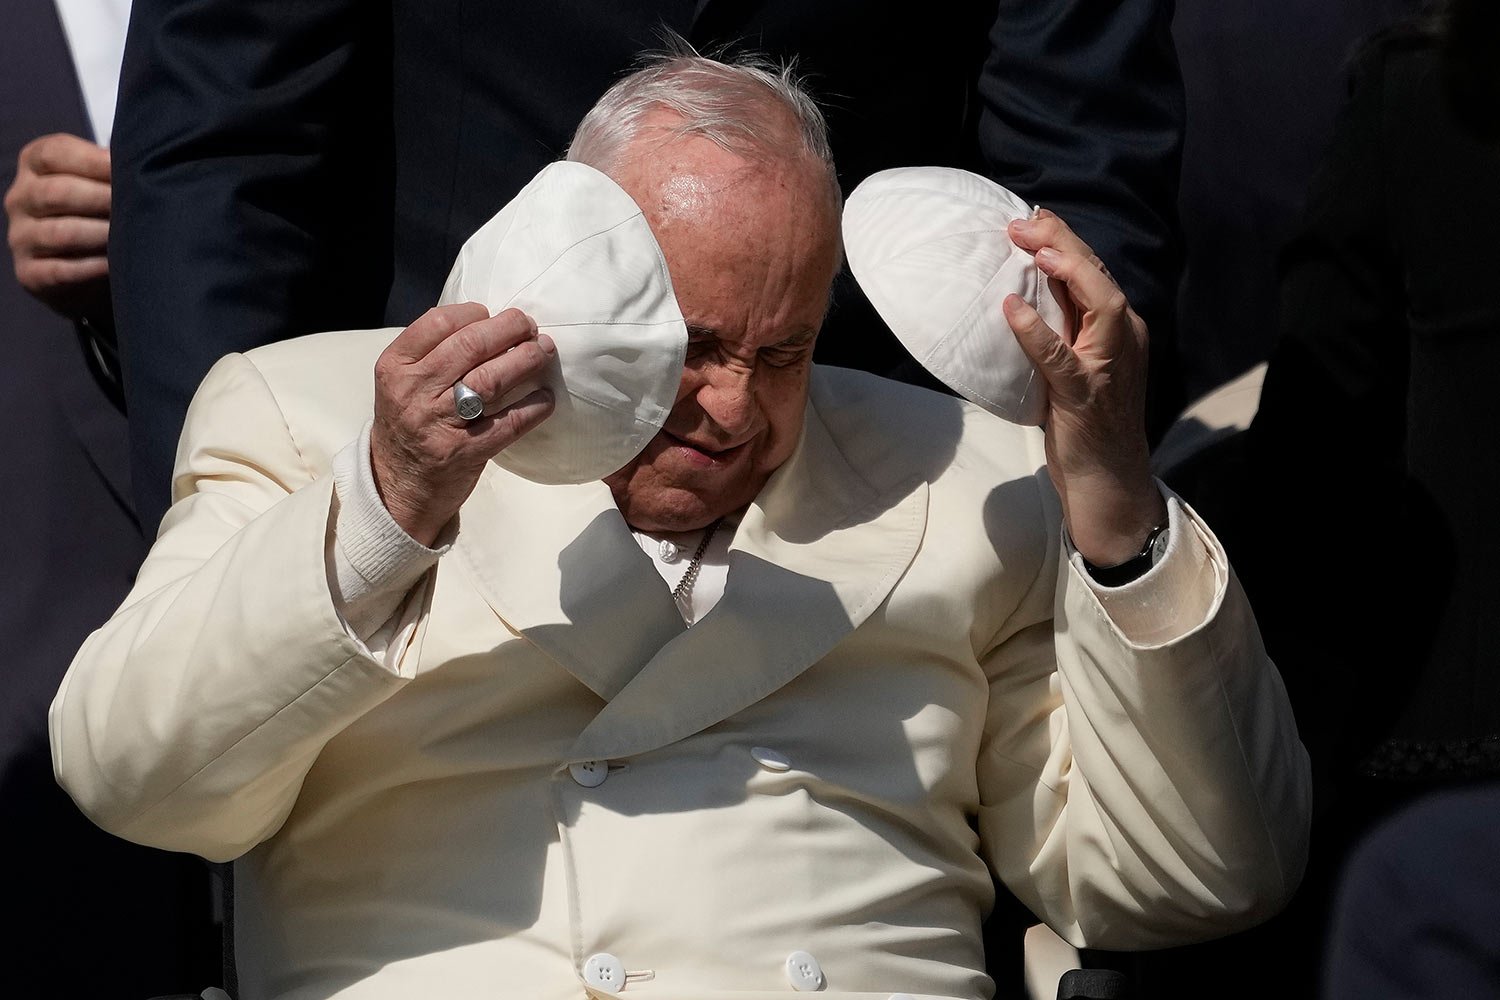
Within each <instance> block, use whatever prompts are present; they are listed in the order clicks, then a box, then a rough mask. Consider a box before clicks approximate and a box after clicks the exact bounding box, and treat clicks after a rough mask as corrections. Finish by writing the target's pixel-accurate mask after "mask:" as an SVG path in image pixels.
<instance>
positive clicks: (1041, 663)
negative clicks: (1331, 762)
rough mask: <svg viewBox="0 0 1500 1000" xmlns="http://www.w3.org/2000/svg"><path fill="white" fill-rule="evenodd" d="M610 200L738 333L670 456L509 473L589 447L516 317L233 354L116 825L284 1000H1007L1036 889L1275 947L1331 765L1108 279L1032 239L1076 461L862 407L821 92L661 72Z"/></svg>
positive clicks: (56, 736) (1057, 240)
mask: <svg viewBox="0 0 1500 1000" xmlns="http://www.w3.org/2000/svg"><path fill="white" fill-rule="evenodd" d="M570 157H571V158H573V159H580V160H583V161H585V162H587V163H589V164H590V165H592V166H594V167H597V168H598V169H600V170H602V171H603V172H604V173H606V174H608V175H609V176H610V177H612V178H613V179H614V181H616V182H617V183H618V184H619V186H620V187H621V188H623V189H624V191H625V192H627V193H628V194H629V195H630V196H631V198H633V199H634V201H635V203H636V204H637V205H639V206H640V209H641V210H642V211H643V212H644V216H645V219H646V221H647V222H649V225H650V231H651V232H652V233H653V234H654V236H655V239H656V241H657V243H658V244H659V246H660V250H661V253H662V255H663V256H664V259H665V261H666V264H667V266H668V268H669V269H670V279H671V284H672V287H673V289H674V290H675V294H676V299H677V302H678V304H679V305H680V307H681V312H682V315H683V317H684V318H685V319H686V321H687V328H688V331H689V335H690V338H689V344H688V347H687V356H686V362H685V366H684V370H683V372H682V376H681V382H680V386H679V388H678V389H677V392H676V397H675V405H673V406H672V407H671V409H670V414H669V415H668V416H667V417H666V420H665V426H664V427H663V428H662V430H661V431H660V433H658V434H657V435H656V436H655V437H654V438H653V439H651V440H650V442H649V444H647V445H646V447H645V449H644V450H643V451H641V452H640V453H639V455H637V457H635V458H634V459H633V460H632V461H630V462H629V463H628V464H626V465H625V466H624V467H623V468H621V469H619V470H618V471H616V472H614V473H613V474H611V475H608V476H606V477H605V479H604V481H603V482H593V483H585V484H582V485H573V486H544V485H539V484H538V483H535V482H532V481H529V480H527V479H524V478H521V477H519V476H516V475H512V474H510V473H509V472H507V471H505V470H504V469H502V468H500V467H499V466H498V465H497V463H496V461H494V459H495V457H496V456H497V455H501V456H503V455H504V454H505V451H506V449H507V448H513V447H519V446H518V445H517V442H521V441H524V440H525V438H526V435H527V434H528V433H529V432H532V431H534V430H535V429H537V428H538V427H540V426H543V425H544V422H545V421H546V420H548V419H549V415H551V414H552V413H553V408H554V406H556V405H558V403H559V401H558V400H557V399H554V398H553V397H552V396H551V395H549V393H547V392H546V391H542V390H538V391H535V392H532V393H530V394H529V395H526V396H525V397H524V398H522V399H520V400H519V401H516V402H509V399H510V398H511V397H512V396H514V395H515V391H516V387H517V386H521V385H524V384H527V383H528V382H530V381H531V380H533V379H534V378H536V377H537V376H539V375H540V374H541V373H542V372H543V371H544V370H545V369H546V368H547V366H548V365H549V364H550V363H551V361H552V358H553V355H554V352H556V351H557V349H558V347H557V344H555V343H554V342H553V341H552V338H551V337H550V336H548V335H547V334H545V333H539V332H538V330H537V326H536V324H535V323H534V322H533V321H532V320H531V319H530V318H529V317H528V316H527V315H525V314H523V313H521V312H519V311H516V310H507V311H503V312H501V313H499V314H498V315H495V316H489V315H487V314H486V310H485V309H484V308H483V307H481V306H477V305H474V304H456V305H449V306H445V307H441V308H438V309H434V310H433V311H431V312H429V313H428V314H427V315H425V316H424V317H422V318H421V319H420V320H418V321H417V322H416V323H413V324H412V325H411V326H410V327H408V328H407V329H405V330H404V331H400V332H399V333H398V334H396V335H395V336H394V339H392V334H391V332H389V331H367V332H355V333H343V334H327V335H320V336H316V337H312V338H307V339H304V340H302V341H293V342H289V343H286V344H282V345H277V346H273V347H268V348H263V349H260V350H257V351H255V352H252V353H251V354H250V355H247V356H244V357H239V356H231V357H230V358H227V359H225V360H224V361H223V362H221V363H220V365H219V366H218V367H217V368H216V369H215V371H214V372H213V373H212V374H211V375H210V376H209V378H208V380H207V381H206V382H205V384H204V386H203V388H202V389H201V390H200V392H199V395H198V399H197V401H196V402H195V404H194V408H193V411H192V413H191V414H190V416H189V420H188V424H187V428H186V430H185V432H184V437H183V441H182V445H181V448H180V451H179V460H178V474H177V480H176V490H177V493H178V496H179V500H178V502H177V504H176V505H175V506H174V508H173V509H172V511H171V513H170V514H169V515H168V517H167V519H166V521H165V522H164V523H163V526H162V532H161V535H160V537H159V539H158V541H157V543H156V546H155V548H154V549H153V551H152V554H151V557H150V558H149V559H148V560H147V562H146V565H145V566H144V568H143V569H142V571H141V575H140V580H139V583H138V584H137V586H136V589H135V591H134V592H133V593H132V594H131V596H130V597H129V599H128V600H127V601H126V602H125V604H124V606H123V607H122V608H121V610H120V611H119V612H118V613H117V614H116V615H115V616H114V618H113V619H112V620H111V621H110V622H109V623H108V624H107V625H105V626H104V627H103V628H102V629H100V630H99V631H98V632H97V633H96V634H95V635H94V636H93V637H92V638H91V639H90V640H89V642H88V643H87V644H86V645H85V647H84V648H83V649H82V650H81V651H80V653H79V655H78V658H77V660H76V661H75V663H74V665H73V668H72V670H71V672H70V674H69V677H68V679H67V680H66V681H65V682H64V685H63V688H62V690H61V691H60V692H59V695H58V699H57V701H56V703H55V705H54V710H53V729H52V732H53V740H54V747H53V749H54V759H55V763H56V766H57V769H58V773H59V775H60V777H61V780H62V781H63V783H64V784H65V785H66V786H67V787H68V788H69V790H70V791H71V792H72V793H73V795H74V796H75V798H77V800H78V801H79V803H80V805H82V806H83V808H84V809H85V810H86V811H87V812H88V813H89V814H90V815H91V816H92V817H94V818H95V819H96V820H97V821H98V822H99V823H100V824H102V825H104V826H106V827H107V828H109V829H111V830H114V831H116V832H118V833H119V834H121V835H122V836H125V837H128V838H131V839H135V840H140V841H143V842H147V843H152V844H158V845H161V846H166V847H171V848H174V849H177V850H184V851H193V852H196V853H199V854H202V855H204V856H206V857H209V858H214V859H230V858H233V859H237V860H236V873H237V885H238V895H237V899H236V913H237V917H238V926H237V933H238V938H237V942H236V943H237V951H238V957H239V962H240V983H241V987H242V995H243V997H245V998H256V997H279V998H292V997H296V998H312V997H332V996H338V997H347V998H376V997H379V998H384V997H408V996H412V995H419V994H421V993H423V992H425V991H432V990H441V992H442V994H443V995H444V996H448V997H486V998H492V997H495V996H514V997H526V998H528V1000H531V998H538V1000H545V998H562V997H573V998H576V997H581V996H585V995H591V996H595V997H603V996H610V995H613V994H617V993H621V992H626V993H629V994H631V995H634V994H636V993H640V994H643V995H653V996H657V997H666V998H678V1000H688V998H700V1000H701V998H705V997H712V996H719V995H725V996H728V995H733V996H735V997H740V998H756V997H763V998H764V997H771V996H782V995H785V994H786V993H787V992H788V991H789V990H826V991H827V992H828V993H829V994H830V995H833V996H839V997H879V998H882V1000H884V998H886V997H891V996H894V995H913V996H924V997H949V998H958V997H963V998H980V997H986V996H989V995H990V994H991V992H992V990H993V986H992V984H991V983H990V981H989V979H988V978H987V977H986V975H985V973H984V956H983V954H982V947H981V941H980V933H979V929H980V923H981V921H982V919H983V917H984V915H985V914H986V912H987V911H988V909H989V908H990V906H991V904H992V902H993V898H994V889H993V879H994V878H997V877H998V878H999V879H1001V880H1002V881H1003V882H1004V883H1005V884H1006V885H1007V886H1008V887H1009V888H1010V889H1011V890H1012V891H1014V892H1015V893H1016V895H1017V896H1018V897H1020V898H1021V899H1022V900H1023V901H1024V902H1025V903H1026V904H1027V905H1029V906H1030V907H1031V908H1032V909H1033V910H1034V911H1035V912H1036V913H1037V914H1038V915H1039V916H1040V917H1042V918H1043V919H1045V920H1046V921H1047V922H1048V923H1050V924H1051V925H1052V926H1053V927H1054V928H1056V929H1057V930H1058V931H1059V932H1061V933H1062V934H1063V935H1064V936H1065V937H1067V938H1068V939H1070V940H1072V941H1074V942H1075V943H1078V944H1088V945H1095V946H1101V947H1151V946H1157V945H1161V944H1166V943H1173V942H1181V941H1184V940H1190V939H1194V938H1203V937H1208V936H1213V935H1218V934H1222V933H1226V932H1228V931H1230V930H1232V929H1234V928H1237V927H1240V926H1244V925H1245V924H1248V923H1251V922H1254V921H1256V920H1259V919H1261V918H1263V917H1264V916H1266V915H1267V914H1269V913H1271V912H1273V911H1274V910H1275V909H1276V908H1277V907H1278V906H1279V905H1280V904H1281V903H1282V902H1283V901H1284V900H1285V899H1286V897H1287V895H1288V894H1289V893H1290V892H1291V891H1292V889H1293V888H1294V886H1295V884H1296V881H1297V879H1298V877H1299V874H1300V869H1301V866H1302V863H1303V857H1304V852H1305V837H1306V818H1307V806H1308V801H1307V773H1306V758H1305V755H1304V753H1303V751H1302V749H1301V745H1300V743H1299V742H1298V740H1297V736H1296V732H1295V727H1294V725H1293V723H1292V721H1291V717H1290V713H1289V711H1288V708H1287V706H1286V703H1285V699H1284V696H1283V693H1282V690H1281V685H1280V681H1279V679H1278V678H1277V676H1276V673H1275V670H1274V668H1273V667H1272V666H1271V664H1270V663H1269V662H1267V661H1266V659H1265V657H1264V654H1263V652H1262V650H1261V647H1260V644H1259V640H1258V637H1257V635H1256V631H1255V627H1254V624H1253V620H1252V619H1251V616H1250V613H1249V610H1248V608H1247V607H1246V606H1245V603H1244V600H1243V598H1242V596H1241V595H1240V593H1239V591H1238V588H1237V585H1236V584H1235V582H1234V580H1233V577H1232V576H1231V575H1230V573H1229V571H1228V567H1227V565H1226V564H1225V561H1224V556H1223V553H1222V551H1221V550H1220V549H1219V548H1218V545H1217V543H1216V542H1215V541H1214V539H1213V537H1212V535H1211V534H1209V532H1208V531H1207V529H1206V528H1205V527H1204V526H1203V525H1202V524H1201V523H1199V522H1198V521H1197V520H1196V519H1195V517H1194V516H1193V515H1192V514H1191V512H1190V511H1188V510H1186V509H1185V508H1184V507H1182V506H1181V504H1180V503H1178V502H1177V501H1176V500H1175V499H1173V498H1169V497H1166V496H1165V495H1164V494H1163V493H1162V492H1161V490H1160V489H1159V488H1158V487H1157V486H1156V485H1155V484H1154V482H1153V481H1152V479H1151V477H1150V475H1149V473H1148V471H1147V465H1146V446H1145V440H1144V436H1143V433H1142V426H1141V425H1142V418H1141V407H1142V390H1143V386H1142V384H1141V383H1142V379H1143V375H1142V372H1143V364H1144V353H1145V334H1144V329H1143V328H1142V326H1141V324H1140V322H1139V321H1138V320H1137V319H1136V318H1135V316H1134V314H1133V313H1132V312H1131V311H1130V309H1129V308H1128V306H1127V304H1126V303H1125V301H1124V298H1123V296H1122V295H1121V294H1120V292H1119V291H1118V289H1117V288H1116V287H1115V286H1114V284H1113V282H1112V281H1111V280H1110V278H1109V277H1108V275H1107V274H1106V273H1105V272H1104V271H1103V270H1102V269H1101V268H1100V267H1099V266H1098V265H1097V262H1096V261H1095V260H1094V259H1093V258H1092V256H1091V254H1090V252H1089V249H1088V247H1086V246H1084V245H1083V244H1082V243H1081V241H1079V240H1078V239H1077V238H1076V237H1074V236H1073V235H1072V234H1071V233H1070V232H1069V230H1068V229H1067V227H1066V226H1064V225H1063V224H1062V222H1061V221H1060V220H1059V219H1057V218H1055V217H1052V216H1049V215H1046V214H1043V215H1042V216H1041V217H1040V218H1038V219H1037V220H1035V221H1033V222H1031V223H1029V224H1024V225H1017V226H1015V227H1014V228H1013V229H1012V237H1013V238H1014V239H1015V240H1016V241H1017V243H1018V245H1020V246H1023V247H1025V248H1026V249H1028V250H1030V251H1034V252H1035V253H1036V259H1037V262H1038V265H1039V266H1040V267H1041V268H1042V269H1043V270H1044V271H1045V272H1046V273H1047V274H1048V275H1050V276H1052V277H1053V278H1054V279H1055V280H1056V281H1057V282H1060V283H1061V285H1062V286H1065V287H1066V289H1067V291H1068V295H1069V296H1070V297H1071V299H1072V300H1073V304H1074V305H1075V307H1076V309H1077V312H1078V314H1079V322H1078V329H1077V334H1076V339H1074V340H1073V342H1072V343H1071V344H1070V343H1069V342H1067V341H1065V340H1063V339H1061V338H1059V337H1058V336H1057V335H1056V334H1054V333H1053V332H1052V331H1051V330H1049V329H1048V328H1047V327H1046V325H1045V324H1044V323H1043V322H1042V321H1041V319H1040V317H1039V316H1038V315H1037V314H1036V313H1035V311H1034V310H1032V309H1031V307H1030V306H1028V305H1027V304H1025V303H1024V302H1022V301H1021V300H1019V299H1016V298H1012V299H1010V300H1007V304H1006V310H1007V314H1008V316H1007V318H1008V320H1009V322H1010V323H1011V325H1012V326H1013V327H1014V328H1015V329H1016V330H1017V335H1018V337H1019V338H1020V339H1021V341H1022V344H1023V345H1024V347H1025V350H1026V351H1027V352H1028V354H1029V355H1030V356H1031V357H1032V358H1033V360H1034V361H1035V362H1036V363H1037V364H1038V365H1039V366H1040V369H1041V371H1042V372H1043V373H1044V375H1045V378H1046V379H1047V381H1048V383H1049V387H1050V389H1051V404H1050V407H1051V408H1050V412H1049V414H1048V417H1047V432H1046V435H1045V438H1044V437H1043V435H1042V434H1040V433H1038V432H1036V431H1034V430H1030V429H1023V428H1020V427H1016V426H1013V425H1010V424H1006V423H1004V422H1001V421H999V420H996V419H995V418H993V417H991V416H990V415H988V414H986V413H984V412H982V411H980V410H978V409H977V408H974V407H971V406H969V405H968V404H966V403H962V402H960V401H958V400H954V399H949V398H946V397H942V396H938V395H935V394H932V393H928V392H926V391H924V390H920V389H914V388H910V387H903V386H899V385H896V384H894V383H889V382H885V381H883V380H880V379H877V378H874V377H871V376H867V375H863V374H858V373H852V372H842V371H838V370H822V369H819V368H817V367H816V366H813V365H812V364H811V361H810V356H811V350H812V346H813V342H814V339H815V337H816V335H817V332H818V329H819V325H820V323H821V321H822V318H823V314H824V311H825V309H826V307H827V303H828V294H829V287H830V283H831V281H832V279H833V277H834V274H835V272H836V270H837V269H838V267H839V260H840V241H839V237H838V218H839V204H838V197H837V188H836V187H835V185H834V182H833V174H832V166H831V163H830V162H829V159H828V155H827V146H826V143H825V141H824V140H823V137H822V125H821V120H820V118H819V117H818V114H817V111H816V109H815V108H814V107H813V106H812V104H811V102H809V101H807V100H806V99H805V97H804V96H803V95H802V94H801V93H800V92H799V91H797V90H796V89H795V86H794V85H793V84H791V83H790V82H789V81H788V80H787V78H786V77H785V76H784V75H783V76H777V75H775V74H772V73H767V72H765V71H764V70H761V69H758V68H755V67H751V66H725V65H721V64H718V63H714V62H712V61H709V60H703V59H698V58H696V57H676V58H673V59H670V60H668V61H666V62H664V63H661V64H658V65H655V66H652V67H649V68H647V69H645V70H642V71H641V72H639V73H637V74H635V75H633V76H631V77H628V78H626V79H624V80H623V81H621V82H620V83H619V84H617V85H616V87H615V88H614V89H612V90H611V92H610V93H609V94H607V95H606V96H605V98H604V99H602V100H601V102H600V105H599V106H598V107H597V108H596V109H595V111H594V112H593V113H591V114H590V115H589V117H588V118H586V119H585V121H584V122H583V124H582V125H581V126H580V128H579V133H578V135H577V136H576V137H575V141H574V145H573V148H572V150H571V152H570ZM377 355H378V357H377ZM372 364H373V368H374V373H375V374H374V385H373V388H372V387H371V385H370V375H369V372H370V368H371V365H372ZM459 383H462V384H463V385H465V386H467V387H469V388H470V389H472V390H473V391H474V392H476V393H477V394H478V395H479V397H481V399H482V400H483V401H484V402H485V404H486V405H485V407H484V412H483V414H482V415H480V416H479V417H478V419H475V420H473V421H472V422H467V421H466V420H464V419H462V418H461V417H460V416H459V415H458V414H457V413H456V412H455V404H454V398H455V397H454V394H453V388H454V386H455V385H457V384H459ZM502 397H503V398H502ZM502 404H508V405H502ZM362 428H363V429H362ZM1148 539H1150V540H1151V541H1153V542H1154V543H1155V544H1150V545H1148V544H1146V543H1147V540H1148ZM663 543H665V544H663ZM1143 549H1144V550H1145V551H1143ZM689 551H691V552H693V556H692V558H691V559H686V558H685V557H683V556H682V555H679V554H678V553H686V552H689ZM1085 560H1087V565H1086V563H1085ZM653 562H655V564H656V565H655V566H653ZM1121 564H1124V567H1125V568H1124V569H1123V570H1115V571H1114V572H1113V573H1111V572H1110V570H1095V569H1091V567H1109V568H1114V567H1117V566H1120V565H1121ZM1091 572H1099V573H1101V574H1102V575H1103V576H1104V577H1105V578H1106V579H1110V580H1111V581H1112V582H1113V583H1114V584H1115V585H1114V586H1104V585H1102V584H1100V583H1098V582H1097V581H1095V580H1093V579H1091V577H1090V573H1091ZM1131 577H1134V578H1133V579H1130V578H1131ZM673 581H675V583H674V582H673ZM669 584H671V585H669ZM674 597H676V598H677V601H676V602H675V605H674V600H673V598H674ZM710 610H711V613H710ZM690 624H691V627H689V625H690Z"/></svg>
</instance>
